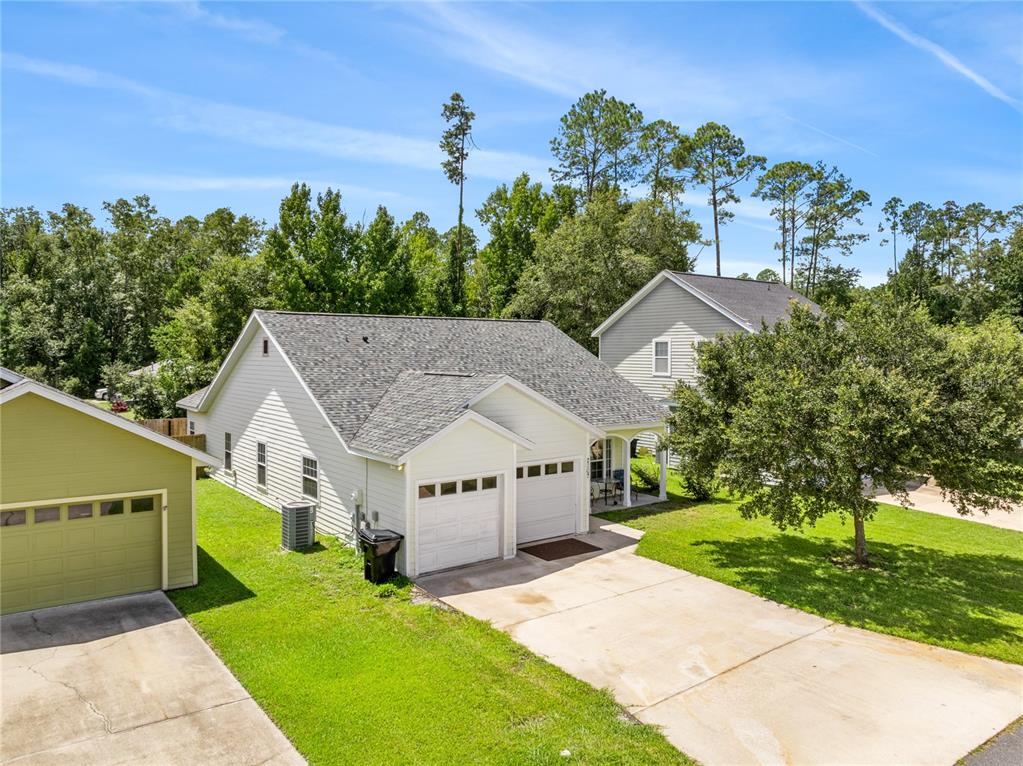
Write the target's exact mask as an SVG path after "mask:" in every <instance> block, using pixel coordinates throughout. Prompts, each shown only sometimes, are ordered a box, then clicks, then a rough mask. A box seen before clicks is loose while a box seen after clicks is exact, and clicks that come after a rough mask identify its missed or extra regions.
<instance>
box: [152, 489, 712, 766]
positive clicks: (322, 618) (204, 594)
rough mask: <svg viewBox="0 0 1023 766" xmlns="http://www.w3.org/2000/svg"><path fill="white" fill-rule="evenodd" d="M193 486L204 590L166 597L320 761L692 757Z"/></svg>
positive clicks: (488, 631) (239, 504)
mask: <svg viewBox="0 0 1023 766" xmlns="http://www.w3.org/2000/svg"><path fill="white" fill-rule="evenodd" d="M197 487H198V502H197V510H198V514H199V544H200V546H201V547H200V549H199V585H198V586H196V587H195V588H190V589H186V590H179V591H173V592H171V593H170V594H169V595H170V597H171V599H172V600H173V601H174V603H175V604H177V606H178V608H179V609H180V610H181V611H182V612H183V613H184V614H185V615H186V616H187V617H188V619H189V620H190V621H191V623H192V624H193V625H194V626H195V627H196V629H197V630H198V631H199V632H200V633H201V634H202V635H203V637H204V638H205V639H206V640H207V641H208V642H209V643H210V645H211V646H212V647H213V649H214V650H215V651H216V652H217V654H219V655H220V657H221V658H222V659H223V660H224V662H225V663H226V664H227V666H228V667H229V668H230V669H231V670H232V671H233V672H234V674H235V675H236V676H237V677H238V679H239V680H240V681H241V682H242V683H243V684H244V685H245V687H246V688H247V689H248V690H249V692H250V693H251V694H252V696H253V697H254V698H255V699H256V700H257V701H258V702H259V704H260V705H261V706H262V707H263V709H264V710H266V711H267V713H269V715H270V717H271V718H273V719H274V721H275V722H276V723H277V724H278V725H279V726H280V727H281V729H282V730H283V731H284V733H285V734H286V735H287V736H288V737H289V738H290V739H291V741H292V742H293V743H294V744H295V746H296V747H297V748H298V749H299V751H300V752H301V753H302V754H303V755H304V756H305V757H306V758H308V759H309V761H310V762H312V763H315V764H320V763H359V764H372V763H380V764H396V763H416V764H431V763H432V764H451V763H509V764H523V763H550V764H567V763H602V764H604V763H614V764H667V763H671V764H688V763H692V761H690V760H688V759H687V758H686V757H684V756H683V755H681V754H680V753H678V751H676V750H675V749H674V748H673V747H672V746H671V745H669V744H668V743H667V741H666V740H665V739H664V738H663V737H662V736H661V734H660V733H659V732H657V731H656V730H655V729H653V728H650V727H647V726H642V725H638V724H635V723H631V722H629V721H628V720H627V719H626V717H625V716H623V715H622V711H621V709H620V708H619V707H618V706H617V705H616V704H615V703H614V701H613V700H612V699H611V696H610V695H609V694H607V693H606V692H602V691H596V690H594V689H593V688H591V687H590V686H588V685H586V684H584V683H582V682H581V681H577V680H575V679H574V678H572V677H571V676H569V675H567V674H565V673H564V672H562V671H561V670H559V669H558V668H556V667H554V666H553V665H551V664H549V663H547V662H546V661H544V660H542V659H540V658H538V657H536V656H535V655H533V654H531V653H530V652H529V651H527V650H526V649H525V648H523V647H521V646H519V645H518V644H516V643H515V642H514V641H512V640H511V639H510V638H509V637H508V636H506V635H505V634H503V633H501V632H499V631H497V630H494V629H493V628H491V627H489V626H488V625H486V624H484V623H482V622H479V621H477V620H474V619H472V618H469V617H466V616H464V615H462V614H458V613H454V612H449V611H445V610H442V609H439V608H437V607H434V606H431V605H429V604H420V605H412V604H411V603H410V600H409V599H410V588H409V586H408V584H407V583H401V584H399V585H398V586H397V587H396V586H395V585H393V584H392V585H385V586H381V587H377V586H373V585H370V584H369V583H367V582H365V581H364V580H363V579H362V576H361V563H360V561H359V560H358V559H357V557H356V555H355V554H354V553H353V552H352V551H351V550H350V549H347V548H345V547H343V546H341V545H339V544H337V543H336V542H335V541H333V540H331V539H329V538H325V537H321V538H320V541H321V543H322V545H321V546H318V547H317V548H315V549H313V550H312V551H311V552H308V553H288V552H283V551H281V550H280V549H279V547H278V545H279V541H280V517H279V516H278V515H277V514H276V513H275V512H273V511H271V510H269V509H266V508H264V507H263V506H261V505H259V504H257V503H254V502H253V501H251V500H249V499H248V498H245V497H243V496H242V495H239V494H238V493H236V492H234V491H233V490H231V489H228V488H227V487H225V486H223V485H221V484H219V483H217V482H214V481H212V480H206V481H201V482H198V483H197ZM566 749H567V750H569V751H571V756H570V757H562V756H561V755H560V753H561V751H562V750H566Z"/></svg>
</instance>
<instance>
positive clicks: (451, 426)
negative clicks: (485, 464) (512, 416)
mask: <svg viewBox="0 0 1023 766" xmlns="http://www.w3.org/2000/svg"><path fill="white" fill-rule="evenodd" d="M469 422H472V423H478V424H479V425H481V426H483V427H484V428H486V429H488V430H490V431H493V432H494V433H496V434H497V435H498V436H503V437H504V438H505V439H508V440H509V441H511V442H514V443H515V444H518V445H519V446H520V447H524V448H526V449H533V448H534V447H536V444H535V443H534V442H532V441H530V440H529V439H527V438H526V437H525V436H522V435H521V434H517V433H515V432H514V431H512V430H510V429H507V428H505V427H504V426H502V425H501V424H500V423H496V422H495V421H493V420H491V419H490V418H488V417H486V416H485V415H481V414H480V413H478V412H476V411H475V410H466V411H465V412H463V413H462V414H461V415H459V416H458V417H457V418H456V419H455V420H452V421H451V422H450V423H448V424H447V425H446V426H444V428H442V429H440V430H439V431H437V432H436V433H435V434H433V436H430V437H429V438H427V439H425V440H423V441H421V442H419V444H417V445H416V446H415V447H413V448H412V449H410V450H409V451H408V452H406V453H405V454H404V455H402V456H401V457H399V458H398V459H397V461H396V462H398V463H405V462H407V461H408V459H409V458H411V457H412V456H413V455H415V454H416V453H417V452H421V451H422V450H424V449H426V448H427V447H429V446H430V445H431V444H434V443H435V442H437V441H438V440H440V439H442V438H444V437H445V436H446V435H447V434H449V433H451V432H452V431H454V430H455V429H456V428H458V427H460V426H462V425H463V424H465V423H469Z"/></svg>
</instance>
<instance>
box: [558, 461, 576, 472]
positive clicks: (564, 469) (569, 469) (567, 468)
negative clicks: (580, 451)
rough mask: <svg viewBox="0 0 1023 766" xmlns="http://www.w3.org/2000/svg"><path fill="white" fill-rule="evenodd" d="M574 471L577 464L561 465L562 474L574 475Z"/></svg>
mask: <svg viewBox="0 0 1023 766" xmlns="http://www.w3.org/2000/svg"><path fill="white" fill-rule="evenodd" d="M574 470H575V463H572V462H568V463H562V464H561V472H562V473H572V471H574Z"/></svg>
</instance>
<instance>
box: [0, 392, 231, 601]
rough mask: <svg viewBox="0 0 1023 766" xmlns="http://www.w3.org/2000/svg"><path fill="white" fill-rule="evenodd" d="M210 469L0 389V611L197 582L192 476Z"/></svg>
mask: <svg viewBox="0 0 1023 766" xmlns="http://www.w3.org/2000/svg"><path fill="white" fill-rule="evenodd" d="M4 382H5V383H10V380H9V379H8V380H5V381H4ZM218 462H219V461H217V460H216V459H214V458H212V457H210V456H209V455H207V454H205V453H204V452H201V451H199V450H197V449H194V448H192V447H190V446H188V445H186V444H183V443H181V442H178V441H175V440H173V439H171V438H170V437H167V436H163V435H162V434H158V433H156V432H154V431H150V430H149V429H147V428H144V427H143V426H141V425H139V424H137V423H134V422H132V421H130V420H128V419H126V418H122V417H120V416H118V415H114V414H113V413H110V412H106V411H104V410H101V409H99V408H98V407H94V406H92V405H90V404H87V403H86V402H83V401H82V400H80V399H77V398H75V397H73V396H70V395H68V394H65V393H63V392H61V391H57V390H56V389H53V388H50V387H49V386H45V385H43V384H41V383H38V382H37V381H34V380H30V379H28V378H20V377H19V378H18V379H17V382H14V383H13V384H9V385H6V386H5V387H4V388H2V389H0V613H4V614H7V613H9V612H20V611H24V610H29V609H39V608H42V607H47V606H57V605H59V604H69V603H73V602H76V601H88V600H90V599H96V598H106V597H108V596H118V595H123V594H126V593H139V592H142V591H149V590H157V589H163V590H167V589H170V588H180V587H186V586H189V585H195V584H196V582H197V580H198V577H197V561H196V548H195V491H194V490H195V474H196V469H197V468H198V467H199V466H203V465H206V466H215V465H218Z"/></svg>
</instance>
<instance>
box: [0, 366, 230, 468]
mask: <svg viewBox="0 0 1023 766" xmlns="http://www.w3.org/2000/svg"><path fill="white" fill-rule="evenodd" d="M30 393H31V394H36V395H37V396H41V397H43V398H44V399H49V400H50V401H51V402H55V403H57V404H60V405H63V406H65V407H68V408H69V409H72V410H75V411H77V412H81V413H83V414H85V415H88V416H89V417H93V418H96V419H97V420H101V421H103V422H104V423H109V424H110V425H112V426H116V427H117V428H120V429H123V430H125V431H128V432H129V433H132V434H135V435H136V436H141V437H142V438H143V439H148V440H149V441H151V442H155V443H157V444H159V445H160V446H163V447H167V448H168V449H172V450H174V451H175V452H180V453H181V454H182V455H187V456H188V457H190V458H192V459H193V460H198V461H199V462H201V463H202V464H203V465H208V466H211V467H214V468H216V467H219V466H220V461H219V460H217V459H216V458H215V457H213V456H212V455H207V454H206V453H205V452H201V451H200V450H197V449H195V448H194V447H189V446H188V445H187V444H184V443H183V442H179V441H177V440H175V439H172V438H170V437H169V436H164V435H163V434H160V433H157V432H156V431H152V430H150V429H148V428H146V427H145V426H140V425H139V424H138V423H136V422H135V421H134V420H128V419H127V418H122V417H121V416H119V415H115V414H114V413H112V412H107V411H106V410H101V409H100V408H99V407H95V406H93V405H91V404H88V403H86V402H83V401H82V400H81V399H79V398H78V397H76V396H71V395H70V394H65V393H64V392H63V391H58V390H57V389H55V388H50V387H49V386H46V385H43V384H42V383H39V382H38V381H35V380H29V379H25V380H23V381H22V382H21V383H17V384H15V385H13V386H8V387H7V388H5V389H2V390H0V404H6V403H7V402H9V401H13V400H14V399H17V398H18V397H19V396H22V395H23V394H30Z"/></svg>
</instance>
